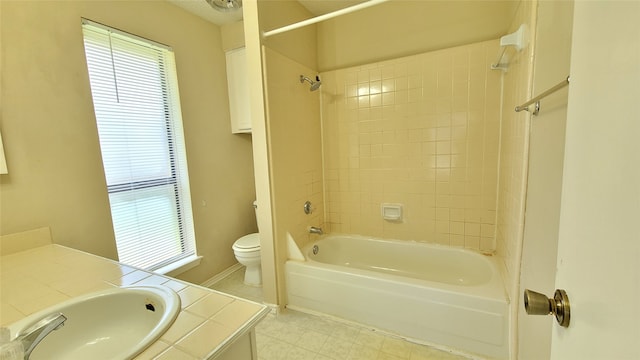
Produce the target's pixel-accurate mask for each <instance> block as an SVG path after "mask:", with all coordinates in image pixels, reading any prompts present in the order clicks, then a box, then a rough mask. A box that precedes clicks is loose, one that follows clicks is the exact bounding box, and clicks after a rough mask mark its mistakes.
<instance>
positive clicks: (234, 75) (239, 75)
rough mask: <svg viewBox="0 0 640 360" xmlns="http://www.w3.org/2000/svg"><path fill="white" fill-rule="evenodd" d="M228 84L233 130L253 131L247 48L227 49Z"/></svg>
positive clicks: (235, 132) (234, 131) (238, 131)
mask: <svg viewBox="0 0 640 360" xmlns="http://www.w3.org/2000/svg"><path fill="white" fill-rule="evenodd" d="M226 58H227V86H228V88H229V112H230V116H231V132H232V133H234V134H237V133H250V132H251V110H250V106H249V80H248V79H247V55H246V51H245V48H239V49H234V50H230V51H227V53H226Z"/></svg>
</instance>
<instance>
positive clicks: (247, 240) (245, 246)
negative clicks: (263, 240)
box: [233, 233, 260, 252]
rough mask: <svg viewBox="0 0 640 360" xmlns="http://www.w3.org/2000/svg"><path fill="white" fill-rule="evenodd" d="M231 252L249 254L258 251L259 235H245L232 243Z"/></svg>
mask: <svg viewBox="0 0 640 360" xmlns="http://www.w3.org/2000/svg"><path fill="white" fill-rule="evenodd" d="M233 250H234V251H238V252H251V251H256V250H257V251H259V250H260V234H259V233H253V234H249V235H245V236H243V237H241V238H240V239H238V240H236V242H235V243H233Z"/></svg>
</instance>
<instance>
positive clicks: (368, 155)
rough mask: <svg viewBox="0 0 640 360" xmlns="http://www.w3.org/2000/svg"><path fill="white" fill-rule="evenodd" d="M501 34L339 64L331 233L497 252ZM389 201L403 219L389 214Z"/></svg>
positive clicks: (332, 103)
mask: <svg viewBox="0 0 640 360" xmlns="http://www.w3.org/2000/svg"><path fill="white" fill-rule="evenodd" d="M498 48H499V46H498V41H497V40H492V41H486V42H481V43H476V44H471V45H465V46H459V47H455V48H450V49H445V50H439V51H433V52H428V53H424V54H419V55H414V56H408V57H404V58H398V59H393V60H388V61H382V62H378V63H373V64H368V65H364V66H358V67H352V68H347V69H340V70H334V71H329V72H326V73H322V74H321V78H322V82H323V85H322V88H321V90H322V121H323V148H324V150H323V152H324V154H323V155H324V165H325V166H324V169H325V170H324V171H325V174H324V176H325V190H326V203H325V206H326V209H327V210H326V214H327V218H326V219H325V221H326V224H325V226H327V227H328V228H329V229H330V231H331V232H340V233H350V234H362V235H370V236H374V237H384V238H395V239H404V240H416V241H426V242H435V243H439V244H443V245H450V246H458V247H466V248H471V249H476V250H480V251H485V252H492V251H494V250H495V248H496V246H495V231H496V197H497V195H496V192H497V181H498V176H497V174H498V166H499V164H498V158H499V156H498V154H499V146H500V143H499V139H500V105H501V104H500V98H501V84H500V81H501V80H500V72H499V71H492V70H490V65H491V62H492V61H494V60H495V56H496V54H497V53H498ZM382 203H394V204H402V205H403V220H402V221H399V222H391V221H386V220H383V219H382V216H381V211H380V206H381V204H382Z"/></svg>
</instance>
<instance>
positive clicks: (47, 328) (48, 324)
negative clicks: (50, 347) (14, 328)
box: [16, 313, 67, 360]
mask: <svg viewBox="0 0 640 360" xmlns="http://www.w3.org/2000/svg"><path fill="white" fill-rule="evenodd" d="M65 321H67V317H66V316H64V315H63V314H62V313H57V314H51V315H48V316H46V317H44V318H43V319H42V320H40V321H38V322H37V323H36V324H35V325H33V326H32V327H30V328H28V329H27V330H26V331H25V332H24V333H22V334H19V335H18V337H17V338H16V340H20V341H22V344H23V345H24V358H25V360H29V356H31V352H32V351H33V349H35V348H36V346H37V345H38V344H39V343H40V341H42V340H43V339H44V338H45V337H46V336H47V335H49V334H50V333H51V332H52V331H54V330H58V329H60V328H61V327H62V326H64V322H65Z"/></svg>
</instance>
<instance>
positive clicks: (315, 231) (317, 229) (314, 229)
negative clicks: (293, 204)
mask: <svg viewBox="0 0 640 360" xmlns="http://www.w3.org/2000/svg"><path fill="white" fill-rule="evenodd" d="M309 234H318V235H322V228H320V227H315V226H309Z"/></svg>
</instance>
